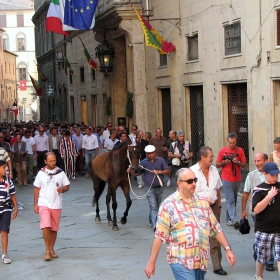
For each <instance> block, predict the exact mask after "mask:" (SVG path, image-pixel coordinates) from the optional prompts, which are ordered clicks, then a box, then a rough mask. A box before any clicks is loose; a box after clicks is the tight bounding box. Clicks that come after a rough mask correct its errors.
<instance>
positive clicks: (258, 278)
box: [254, 275, 263, 280]
mask: <svg viewBox="0 0 280 280" xmlns="http://www.w3.org/2000/svg"><path fill="white" fill-rule="evenodd" d="M254 280H263V278H262V277H261V276H257V275H255V278H254Z"/></svg>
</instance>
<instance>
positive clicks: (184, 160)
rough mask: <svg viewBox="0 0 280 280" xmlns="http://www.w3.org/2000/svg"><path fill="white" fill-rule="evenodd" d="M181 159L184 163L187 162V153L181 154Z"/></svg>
mask: <svg viewBox="0 0 280 280" xmlns="http://www.w3.org/2000/svg"><path fill="white" fill-rule="evenodd" d="M181 161H182V162H184V163H187V162H188V160H187V158H186V156H185V155H182V156H181Z"/></svg>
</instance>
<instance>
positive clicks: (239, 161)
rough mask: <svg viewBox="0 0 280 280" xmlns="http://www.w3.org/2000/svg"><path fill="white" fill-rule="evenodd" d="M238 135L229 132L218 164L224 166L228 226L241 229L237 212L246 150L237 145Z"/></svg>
mask: <svg viewBox="0 0 280 280" xmlns="http://www.w3.org/2000/svg"><path fill="white" fill-rule="evenodd" d="M236 143H237V136H236V134H235V133H229V134H228V137H227V146H226V147H223V148H222V149H221V150H220V151H219V153H218V157H217V162H216V166H217V168H220V167H221V168H222V174H221V178H222V184H223V187H224V192H225V197H226V207H227V211H226V222H227V225H228V226H234V228H235V229H239V226H240V225H239V222H238V218H237V214H236V202H237V193H238V190H239V187H240V182H241V169H240V168H241V167H243V168H244V167H245V166H246V157H245V153H244V150H243V149H242V148H240V147H237V145H236Z"/></svg>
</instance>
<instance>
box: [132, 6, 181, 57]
mask: <svg viewBox="0 0 280 280" xmlns="http://www.w3.org/2000/svg"><path fill="white" fill-rule="evenodd" d="M131 6H132V5H131ZM132 8H133V9H134V11H135V13H136V14H137V16H138V18H139V20H140V22H141V25H142V29H143V31H144V34H145V39H146V45H147V46H150V47H154V48H156V49H157V50H158V51H159V52H160V53H161V54H168V53H171V52H174V51H175V49H176V48H175V47H174V45H173V44H172V43H171V42H167V41H166V40H165V39H164V38H163V37H162V36H161V35H160V34H159V33H158V32H157V31H156V30H155V29H154V28H153V27H152V26H151V25H150V24H149V23H148V22H147V21H146V20H145V19H144V18H143V17H142V16H141V15H140V14H139V13H138V12H137V11H136V9H135V8H134V7H133V6H132Z"/></svg>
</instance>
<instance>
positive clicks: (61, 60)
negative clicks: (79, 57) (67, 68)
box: [56, 51, 64, 70]
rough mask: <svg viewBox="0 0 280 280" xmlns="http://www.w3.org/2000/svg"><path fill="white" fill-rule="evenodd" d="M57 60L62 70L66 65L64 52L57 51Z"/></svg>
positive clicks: (59, 68)
mask: <svg viewBox="0 0 280 280" xmlns="http://www.w3.org/2000/svg"><path fill="white" fill-rule="evenodd" d="M56 62H57V65H58V70H61V69H62V68H63V66H64V61H63V56H62V52H59V51H57V52H56Z"/></svg>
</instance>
